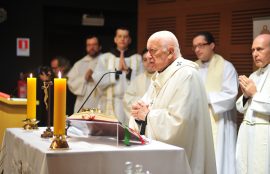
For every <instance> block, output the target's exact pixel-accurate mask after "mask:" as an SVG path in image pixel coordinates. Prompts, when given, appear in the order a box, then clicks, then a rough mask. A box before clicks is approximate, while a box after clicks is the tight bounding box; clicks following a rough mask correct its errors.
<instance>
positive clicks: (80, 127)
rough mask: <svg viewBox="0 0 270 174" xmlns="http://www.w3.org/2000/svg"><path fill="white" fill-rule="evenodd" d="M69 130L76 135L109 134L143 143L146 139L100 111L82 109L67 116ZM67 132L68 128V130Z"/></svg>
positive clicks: (128, 140) (126, 141)
mask: <svg viewBox="0 0 270 174" xmlns="http://www.w3.org/2000/svg"><path fill="white" fill-rule="evenodd" d="M68 121H69V123H70V128H69V129H71V130H70V131H72V133H73V134H74V133H75V134H76V135H78V136H109V137H114V138H117V139H118V140H124V143H125V144H126V145H129V142H132V143H141V144H145V143H146V141H147V140H146V139H145V138H143V137H142V136H141V135H140V133H138V132H136V131H134V130H132V129H131V128H129V127H128V126H127V125H123V124H122V123H120V122H119V121H118V120H117V119H116V118H115V117H113V116H107V115H104V114H102V113H100V112H91V111H84V112H79V113H75V114H73V115H71V116H69V117H68ZM68 132H69V130H68Z"/></svg>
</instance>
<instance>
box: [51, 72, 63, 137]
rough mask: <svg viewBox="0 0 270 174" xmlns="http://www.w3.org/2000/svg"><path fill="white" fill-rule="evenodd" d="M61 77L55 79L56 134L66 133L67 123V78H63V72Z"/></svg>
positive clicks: (54, 112) (54, 115)
mask: <svg viewBox="0 0 270 174" xmlns="http://www.w3.org/2000/svg"><path fill="white" fill-rule="evenodd" d="M58 77H59V78H55V79H54V107H53V117H54V121H53V122H54V123H53V125H54V135H65V125H66V79H65V78H63V79H62V78H61V73H60V72H59V73H58Z"/></svg>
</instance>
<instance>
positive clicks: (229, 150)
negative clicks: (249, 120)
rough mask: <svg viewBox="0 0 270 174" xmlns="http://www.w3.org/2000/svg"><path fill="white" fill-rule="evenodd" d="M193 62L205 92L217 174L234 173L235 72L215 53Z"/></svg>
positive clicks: (235, 126)
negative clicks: (203, 61)
mask: <svg viewBox="0 0 270 174" xmlns="http://www.w3.org/2000/svg"><path fill="white" fill-rule="evenodd" d="M196 62H197V63H198V64H199V72H200V76H201V78H202V80H203V82H204V84H205V86H206V91H207V97H208V104H209V112H210V117H211V124H212V133H213V138H214V146H215V155H216V163H217V174H235V172H236V169H235V146H236V137H237V123H236V116H237V113H236V108H235V102H236V97H237V94H238V75H237V72H236V70H235V68H234V67H233V65H232V64H231V63H230V62H228V61H227V60H225V59H223V58H222V57H221V56H220V55H218V54H214V55H213V57H212V58H211V59H210V61H209V62H206V63H202V62H201V61H200V60H198V61H196Z"/></svg>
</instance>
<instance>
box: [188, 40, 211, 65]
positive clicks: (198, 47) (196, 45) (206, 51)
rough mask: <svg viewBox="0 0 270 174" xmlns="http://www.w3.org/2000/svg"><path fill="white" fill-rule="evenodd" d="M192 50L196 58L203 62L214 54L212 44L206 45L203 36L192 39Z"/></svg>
mask: <svg viewBox="0 0 270 174" xmlns="http://www.w3.org/2000/svg"><path fill="white" fill-rule="evenodd" d="M192 44H193V46H192V50H193V51H194V53H195V54H196V56H197V58H198V59H200V60H201V61H203V62H208V61H209V60H210V59H211V57H212V56H213V54H214V48H215V44H214V43H208V42H207V41H206V39H205V37H204V36H201V35H199V36H197V37H195V38H194V39H193V42H192Z"/></svg>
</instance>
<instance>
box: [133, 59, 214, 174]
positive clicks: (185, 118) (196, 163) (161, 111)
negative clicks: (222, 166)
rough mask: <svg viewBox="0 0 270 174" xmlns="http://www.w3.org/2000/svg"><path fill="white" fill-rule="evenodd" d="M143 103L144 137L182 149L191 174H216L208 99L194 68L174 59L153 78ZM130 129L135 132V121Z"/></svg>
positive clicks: (191, 64) (185, 62) (185, 61)
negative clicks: (145, 113)
mask: <svg viewBox="0 0 270 174" xmlns="http://www.w3.org/2000/svg"><path fill="white" fill-rule="evenodd" d="M142 100H143V101H144V102H145V103H146V104H149V107H150V112H149V113H148V116H147V126H146V131H145V133H146V136H147V137H149V138H151V139H155V140H158V141H162V142H165V143H168V144H172V145H176V146H179V147H182V148H184V149H185V152H186V155H187V157H188V160H189V165H190V168H191V170H192V173H193V174H206V173H207V174H215V173H216V162H215V155H214V146H213V137H212V133H211V123H210V118H209V111H208V106H207V97H206V92H205V88H204V85H203V83H202V80H201V79H200V76H199V73H198V70H197V65H196V64H195V63H193V62H191V61H189V60H186V59H183V58H178V59H176V60H175V61H174V62H173V63H172V64H171V65H169V66H168V67H167V68H166V69H165V70H164V71H163V72H161V73H156V74H154V76H153V77H152V80H151V84H150V86H149V88H148V91H147V92H146V94H145V95H144V97H143V98H142ZM129 125H130V126H131V127H132V128H134V129H138V127H137V126H136V123H135V120H134V117H131V118H130V124H129Z"/></svg>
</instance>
